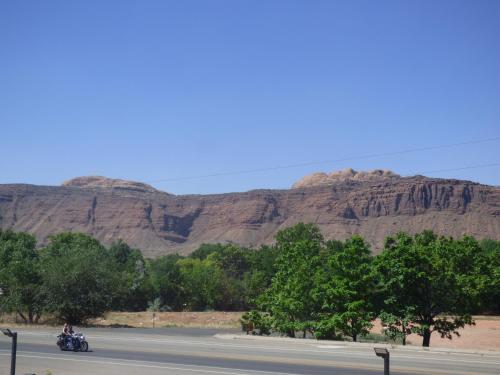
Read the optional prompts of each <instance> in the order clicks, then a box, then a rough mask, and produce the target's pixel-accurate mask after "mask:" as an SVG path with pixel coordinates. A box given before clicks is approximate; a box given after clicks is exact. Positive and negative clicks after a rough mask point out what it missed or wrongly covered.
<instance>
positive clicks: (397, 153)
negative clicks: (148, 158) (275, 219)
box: [146, 137, 500, 184]
mask: <svg viewBox="0 0 500 375" xmlns="http://www.w3.org/2000/svg"><path fill="white" fill-rule="evenodd" d="M499 140H500V137H492V138H484V139H478V140H472V141H464V142H459V143H449V144H442V145H435V146H427V147H416V148H410V149H405V150H397V151H391V152H382V153H374V154H366V155H357V156H350V157H344V158H338V159H331V160H322V161H313V162H304V163H296V164H288V165H281V166H274V167H263V168H255V169H246V170H239V171H228V172H217V173H211V174H204V175H192V176H182V177H173V178H164V179H158V180H153V181H146V182H147V183H149V184H157V183H162V182H176V181H187V180H196V179H202V178H210V177H222V176H234V175H243V174H251V173H258V172H268V171H276V170H282V169H291V168H299V167H307V166H314V165H322V164H334V163H341V162H346V161H354V160H363V159H372V158H380V157H386V156H395V155H402V154H408V153H413V152H422V151H431V150H438V149H445V148H452V147H459V146H467V145H474V144H480V143H486V142H494V141H499ZM493 165H496V164H495V163H494V164H490V165H489V166H493ZM472 168H475V167H474V166H472V167H462V168H459V169H454V168H453V169H448V170H436V171H435V172H444V171H451V170H460V169H472ZM432 172H434V171H427V172H420V173H432Z"/></svg>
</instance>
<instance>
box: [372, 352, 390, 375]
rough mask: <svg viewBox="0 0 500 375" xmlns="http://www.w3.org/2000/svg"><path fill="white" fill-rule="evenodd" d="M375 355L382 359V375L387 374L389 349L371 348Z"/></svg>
mask: <svg viewBox="0 0 500 375" xmlns="http://www.w3.org/2000/svg"><path fill="white" fill-rule="evenodd" d="M373 350H375V354H376V356H377V357H382V358H383V359H384V375H389V351H388V350H387V349H385V348H373Z"/></svg>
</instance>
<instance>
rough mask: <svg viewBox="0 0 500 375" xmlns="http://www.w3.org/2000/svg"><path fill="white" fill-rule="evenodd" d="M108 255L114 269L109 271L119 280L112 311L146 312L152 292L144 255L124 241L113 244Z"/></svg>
mask: <svg viewBox="0 0 500 375" xmlns="http://www.w3.org/2000/svg"><path fill="white" fill-rule="evenodd" d="M108 253H109V255H110V262H111V264H110V265H111V267H112V268H111V269H110V270H109V271H110V272H113V273H114V274H115V276H116V278H117V279H119V282H118V284H117V285H116V293H115V295H114V298H113V301H112V306H111V307H112V309H114V310H126V311H142V310H144V309H145V308H146V306H147V303H148V299H149V297H150V296H151V290H150V287H149V284H148V279H147V274H146V264H145V260H144V258H143V256H142V253H141V252H140V250H138V249H132V248H131V247H130V246H129V245H127V244H126V243H125V242H124V241H122V240H118V241H116V242H114V243H113V244H111V246H110V247H109V249H108Z"/></svg>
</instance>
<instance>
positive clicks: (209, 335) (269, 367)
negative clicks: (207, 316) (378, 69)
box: [0, 328, 500, 375]
mask: <svg viewBox="0 0 500 375" xmlns="http://www.w3.org/2000/svg"><path fill="white" fill-rule="evenodd" d="M216 332H217V331H216V330H200V329H174V328H171V329H157V330H148V329H126V328H125V329H124V328H116V329H98V328H88V329H85V330H84V333H86V335H87V338H88V341H89V344H90V349H91V351H90V352H88V353H73V352H61V351H60V350H59V349H58V348H57V346H56V345H55V341H56V339H55V336H56V335H57V330H51V331H49V330H41V329H33V330H25V329H19V330H18V333H19V337H18V355H17V364H18V366H17V372H16V373H17V374H18V375H22V374H28V373H29V374H37V375H46V374H49V373H50V374H52V375H58V374H61V375H63V374H79V375H105V374H106V375H114V374H116V375H118V374H120V375H131V374H141V375H145V374H148V375H149V374H151V375H156V374H176V375H187V374H189V375H196V374H212V375H216V374H222V375H281V374H311V375H327V374H328V375H334V374H336V375H354V374H360V375H375V374H383V361H382V359H381V358H377V357H376V356H375V354H374V352H373V348H368V347H352V346H343V345H335V344H331V342H330V343H327V344H325V343H322V342H320V341H314V340H294V341H291V342H290V341H289V340H287V341H279V340H273V339H271V340H262V339H258V340H248V339H244V338H233V337H231V336H229V335H228V336H224V335H222V336H219V337H214V336H213V335H214V333H216ZM224 337H226V338H224ZM9 365H10V341H9V339H8V338H7V337H5V336H3V337H1V338H0V373H2V374H8V373H9V372H8V370H9ZM391 374H392V375H398V374H433V375H435V374H436V375H437V374H454V375H460V374H500V354H497V355H495V354H493V353H492V354H483V355H480V354H465V353H435V352H420V351H414V350H407V349H393V350H391Z"/></svg>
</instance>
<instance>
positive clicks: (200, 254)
mask: <svg viewBox="0 0 500 375" xmlns="http://www.w3.org/2000/svg"><path fill="white" fill-rule="evenodd" d="M225 246H226V245H223V244H220V243H216V244H211V243H202V244H201V245H200V246H199V247H198V248H197V249H196V250H195V251H193V252H192V253H191V254H189V258H193V259H200V260H205V259H206V258H207V257H208V256H209V255H210V254H214V253H220V252H222V251H223V250H224V247H225Z"/></svg>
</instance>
